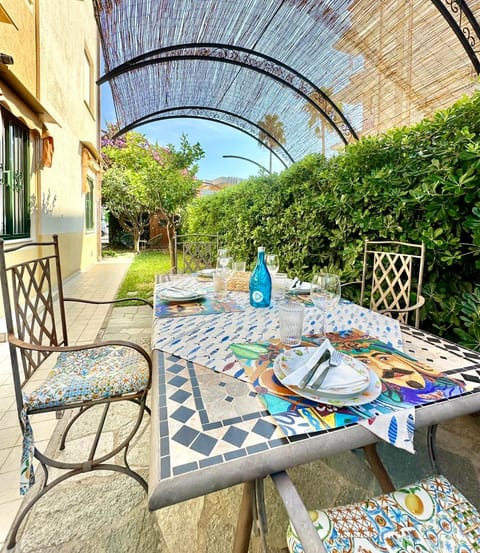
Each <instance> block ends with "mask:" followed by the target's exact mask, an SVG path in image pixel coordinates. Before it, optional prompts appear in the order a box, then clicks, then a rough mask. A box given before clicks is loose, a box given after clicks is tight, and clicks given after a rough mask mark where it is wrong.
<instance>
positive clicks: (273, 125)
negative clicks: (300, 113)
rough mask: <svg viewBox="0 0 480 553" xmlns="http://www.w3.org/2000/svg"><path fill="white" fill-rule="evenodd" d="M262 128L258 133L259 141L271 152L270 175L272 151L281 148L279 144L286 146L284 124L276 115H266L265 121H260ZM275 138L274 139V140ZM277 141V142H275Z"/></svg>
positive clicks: (259, 124)
mask: <svg viewBox="0 0 480 553" xmlns="http://www.w3.org/2000/svg"><path fill="white" fill-rule="evenodd" d="M257 125H258V126H259V127H260V130H259V132H258V140H259V141H260V142H261V143H262V144H264V145H266V146H267V147H268V149H269V151H270V167H269V168H270V173H271V172H272V150H276V149H278V148H279V144H285V142H286V140H285V133H284V130H283V123H282V122H281V121H280V117H279V116H278V115H275V114H270V113H266V114H265V115H264V116H263V119H260V121H258V123H257ZM272 137H273V138H272ZM274 139H275V140H274Z"/></svg>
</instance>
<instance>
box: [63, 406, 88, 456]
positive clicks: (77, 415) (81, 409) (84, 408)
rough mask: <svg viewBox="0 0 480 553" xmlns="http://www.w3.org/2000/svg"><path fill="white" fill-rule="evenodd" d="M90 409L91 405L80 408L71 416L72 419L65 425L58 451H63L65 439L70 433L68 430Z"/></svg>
mask: <svg viewBox="0 0 480 553" xmlns="http://www.w3.org/2000/svg"><path fill="white" fill-rule="evenodd" d="M90 407H93V405H89V406H86V407H80V409H79V410H78V412H77V413H75V414H74V415H73V417H72V418H71V419H70V420H69V421H68V424H67V426H66V428H65V430H64V431H63V435H62V440H61V442H60V446H59V449H60V451H63V450H64V449H65V441H66V439H67V435H68V433H69V432H70V428H72V426H73V425H74V424H75V423H76V422H77V420H78V419H79V418H80V417H81V416H82V415H83V413H85V412H86V411H88V409H90ZM57 413H58V411H57Z"/></svg>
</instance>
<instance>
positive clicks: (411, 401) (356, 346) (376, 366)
mask: <svg viewBox="0 0 480 553" xmlns="http://www.w3.org/2000/svg"><path fill="white" fill-rule="evenodd" d="M328 337H329V339H330V341H331V342H332V344H334V345H335V347H336V348H337V349H338V350H339V351H342V352H344V353H347V354H348V355H351V356H354V357H355V358H357V359H359V360H360V361H361V362H362V363H364V364H365V365H367V367H369V368H370V369H372V370H373V371H375V374H377V375H378V376H379V378H380V385H381V393H380V395H379V396H378V397H377V398H376V399H373V398H372V399H373V401H371V402H369V403H365V404H362V405H351V406H342V402H341V401H337V402H335V401H334V402H333V403H337V404H333V405H332V404H329V405H324V404H321V403H318V402H314V401H310V400H308V399H305V398H303V397H301V396H298V395H295V394H294V393H293V392H292V391H291V390H289V389H288V388H286V387H284V386H282V384H281V383H280V381H279V380H278V379H277V378H276V376H275V374H274V371H273V362H274V360H275V358H276V357H277V356H278V355H279V354H280V353H281V352H282V350H283V346H282V344H281V343H280V341H279V340H278V339H277V340H270V341H264V342H257V343H249V344H245V343H242V344H239V343H237V344H233V345H232V346H231V349H232V351H233V352H234V354H235V356H236V358H237V359H238V361H239V363H240V365H241V367H242V370H243V371H244V375H246V376H247V378H248V380H249V381H250V382H251V383H252V385H253V387H254V388H255V390H256V392H257V393H258V394H259V397H260V399H261V400H262V402H263V403H264V405H265V407H266V408H267V409H268V411H269V412H270V414H271V415H272V416H273V417H274V418H275V420H276V422H277V423H278V425H279V426H280V428H281V429H282V431H283V432H284V433H285V434H286V435H289V436H290V435H296V434H305V433H309V432H315V431H319V430H325V429H332V428H337V427H341V426H345V425H348V424H353V423H357V422H358V423H361V424H363V425H364V426H367V428H369V429H370V430H372V432H374V433H375V434H376V435H378V436H379V437H381V438H383V439H385V440H386V441H388V442H389V443H391V444H392V445H395V446H397V447H401V448H403V449H406V450H407V451H411V452H413V451H414V450H413V432H414V429H415V415H414V408H415V406H417V405H423V404H426V403H431V402H434V401H438V400H439V399H443V398H448V397H454V396H457V395H461V394H462V393H463V392H464V388H465V386H464V384H463V383H461V382H457V381H455V380H453V379H452V378H450V377H447V376H445V375H443V374H442V373H440V372H438V371H436V370H435V369H433V368H432V367H429V366H427V365H425V364H423V363H419V362H418V361H416V360H415V359H413V358H411V357H410V356H408V355H406V354H404V353H402V352H401V351H399V350H398V349H396V348H394V347H392V346H391V345H388V344H385V343H384V342H382V341H380V340H378V339H376V338H372V337H370V336H368V335H366V334H365V333H363V332H361V331H358V330H350V331H343V332H339V333H330V334H329V335H328ZM302 345H304V346H313V345H315V340H314V339H313V338H311V337H304V341H303V343H302ZM375 395H376V394H375Z"/></svg>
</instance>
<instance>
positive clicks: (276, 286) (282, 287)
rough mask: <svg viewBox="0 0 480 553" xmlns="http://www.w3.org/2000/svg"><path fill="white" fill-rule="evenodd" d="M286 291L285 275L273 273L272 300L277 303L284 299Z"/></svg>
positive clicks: (286, 279)
mask: <svg viewBox="0 0 480 553" xmlns="http://www.w3.org/2000/svg"><path fill="white" fill-rule="evenodd" d="M287 289H288V276H287V273H275V274H274V275H272V300H274V301H276V302H279V301H282V300H283V299H285V294H286V292H287Z"/></svg>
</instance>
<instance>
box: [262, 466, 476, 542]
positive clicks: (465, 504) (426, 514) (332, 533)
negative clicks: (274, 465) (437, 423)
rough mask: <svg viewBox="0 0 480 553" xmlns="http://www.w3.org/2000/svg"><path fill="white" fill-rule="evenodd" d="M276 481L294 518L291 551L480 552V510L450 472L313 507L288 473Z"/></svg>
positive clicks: (274, 477)
mask: <svg viewBox="0 0 480 553" xmlns="http://www.w3.org/2000/svg"><path fill="white" fill-rule="evenodd" d="M272 480H273V482H274V484H275V486H276V488H277V490H278V492H279V494H280V497H281V499H282V501H283V504H284V505H285V508H286V511H287V513H288V515H289V517H290V525H289V527H288V530H287V545H288V550H289V551H290V553H321V552H323V553H326V552H328V553H333V552H339V551H383V552H384V553H393V552H397V551H405V552H407V551H411V552H413V551H425V552H426V551H471V552H474V551H479V548H480V545H479V544H480V513H479V512H478V510H477V509H476V508H475V507H474V506H473V505H472V504H471V503H470V502H469V501H468V500H467V499H466V498H465V497H464V496H463V495H462V494H461V493H460V492H459V491H458V490H457V489H456V488H455V487H454V486H453V485H452V484H451V483H450V482H449V481H448V480H447V479H446V478H445V477H444V476H433V477H430V478H426V479H424V480H421V481H419V482H415V483H414V484H411V485H408V486H404V487H402V488H401V489H399V490H396V491H393V492H392V493H389V494H383V495H381V496H379V497H375V498H368V499H366V500H364V501H362V502H359V503H355V504H351V505H346V506H342V507H333V508H329V509H325V510H310V511H307V509H306V507H305V505H304V503H303V501H302V499H301V497H300V495H299V494H298V491H297V489H296V488H295V486H294V484H293V482H292V481H291V480H290V478H289V476H288V474H287V473H286V472H280V473H277V474H273V475H272Z"/></svg>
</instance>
